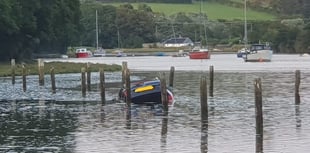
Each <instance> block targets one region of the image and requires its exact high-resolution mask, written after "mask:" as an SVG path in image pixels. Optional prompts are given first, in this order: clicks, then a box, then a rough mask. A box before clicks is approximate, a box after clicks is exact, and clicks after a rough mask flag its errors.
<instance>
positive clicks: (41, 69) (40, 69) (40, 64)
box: [38, 59, 44, 86]
mask: <svg viewBox="0 0 310 153" xmlns="http://www.w3.org/2000/svg"><path fill="white" fill-rule="evenodd" d="M38 72H39V85H40V86H44V61H43V60H42V59H38Z"/></svg>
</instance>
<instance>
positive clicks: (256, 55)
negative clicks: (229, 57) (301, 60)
mask: <svg viewBox="0 0 310 153" xmlns="http://www.w3.org/2000/svg"><path fill="white" fill-rule="evenodd" d="M247 46H248V36H247V17H246V0H244V48H245V50H247ZM272 54H273V51H272V50H271V47H270V46H269V43H266V44H252V45H251V47H250V51H246V54H245V55H242V57H243V59H244V61H245V62H271V59H272Z"/></svg>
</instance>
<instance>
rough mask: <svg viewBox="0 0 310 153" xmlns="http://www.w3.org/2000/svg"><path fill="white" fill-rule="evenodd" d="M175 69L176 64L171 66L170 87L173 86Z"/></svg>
mask: <svg viewBox="0 0 310 153" xmlns="http://www.w3.org/2000/svg"><path fill="white" fill-rule="evenodd" d="M174 71H175V68H174V66H172V67H171V68H170V75H169V87H173V79H174Z"/></svg>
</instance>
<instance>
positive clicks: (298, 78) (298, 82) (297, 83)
mask: <svg viewBox="0 0 310 153" xmlns="http://www.w3.org/2000/svg"><path fill="white" fill-rule="evenodd" d="M299 86H300V70H296V72H295V104H296V105H298V104H300V95H299Z"/></svg>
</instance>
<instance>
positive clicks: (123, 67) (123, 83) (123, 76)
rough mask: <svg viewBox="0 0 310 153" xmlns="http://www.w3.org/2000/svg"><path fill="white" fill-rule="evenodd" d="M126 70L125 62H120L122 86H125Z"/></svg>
mask: <svg viewBox="0 0 310 153" xmlns="http://www.w3.org/2000/svg"><path fill="white" fill-rule="evenodd" d="M127 69H128V67H127V62H122V86H124V85H125V82H126V74H125V73H126V70H127Z"/></svg>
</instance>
